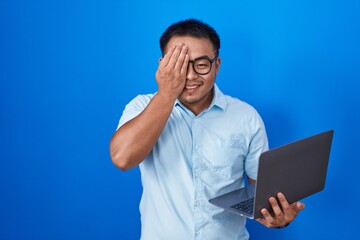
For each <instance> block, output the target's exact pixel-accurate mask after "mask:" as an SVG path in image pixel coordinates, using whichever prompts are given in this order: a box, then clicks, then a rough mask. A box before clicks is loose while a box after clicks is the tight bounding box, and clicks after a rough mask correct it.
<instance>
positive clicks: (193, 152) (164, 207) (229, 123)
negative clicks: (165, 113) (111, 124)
mask: <svg viewBox="0 0 360 240" xmlns="http://www.w3.org/2000/svg"><path fill="white" fill-rule="evenodd" d="M153 96H154V94H149V95H139V96H137V97H136V98H135V99H133V100H132V101H131V102H130V103H129V104H128V105H127V106H126V108H125V110H124V112H123V115H122V117H121V119H120V122H119V127H120V126H121V125H123V124H124V123H125V122H127V121H129V120H130V119H132V118H134V117H135V116H137V115H138V114H139V113H140V112H141V111H142V110H143V109H144V108H145V107H146V106H147V104H148V103H149V102H150V100H151V99H152V97H153ZM145 134H146V132H144V135H145ZM267 149H268V141H267V136H266V132H265V127H264V124H263V121H262V120H261V118H260V116H259V114H258V113H257V112H256V110H255V109H254V108H253V107H251V106H250V105H248V104H247V103H245V102H242V101H240V100H239V99H236V98H232V97H230V96H226V95H224V94H223V93H222V92H221V91H220V90H219V88H218V87H217V86H216V84H215V85H214V99H213V101H212V103H211V105H210V106H209V108H208V109H206V110H204V111H203V112H202V113H201V114H199V115H197V116H195V115H194V114H193V113H192V112H191V111H189V110H188V109H187V108H186V107H185V106H183V105H182V104H181V102H179V101H176V103H175V104H174V108H173V111H172V113H171V115H170V117H169V119H168V122H167V124H166V126H165V128H164V130H163V132H162V134H161V136H160V137H159V139H158V141H157V143H156V144H155V146H154V148H153V150H152V151H151V152H150V154H149V155H148V156H147V157H146V159H145V160H144V161H143V162H142V163H141V164H140V171H141V180H142V186H143V194H142V198H141V202H140V213H141V223H142V228H141V239H142V240H170V239H171V240H177V239H179V240H189V239H204V240H212V239H221V240H226V239H231V240H234V239H242V240H243V239H248V238H249V234H248V232H247V230H246V228H245V222H246V220H245V218H243V217H241V216H239V215H237V214H235V213H231V212H228V211H226V210H224V209H222V208H218V207H216V206H213V205H212V204H210V203H209V202H208V200H209V199H211V198H213V197H215V196H218V195H220V194H223V193H226V192H229V191H232V190H235V189H237V188H240V187H243V186H244V174H246V175H247V176H249V177H250V178H252V179H256V177H257V166H258V159H259V156H260V154H261V153H262V152H264V151H265V150H267Z"/></svg>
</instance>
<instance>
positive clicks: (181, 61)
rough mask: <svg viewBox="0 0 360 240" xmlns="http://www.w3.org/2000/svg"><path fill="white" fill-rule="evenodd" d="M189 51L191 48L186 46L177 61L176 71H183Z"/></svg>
mask: <svg viewBox="0 0 360 240" xmlns="http://www.w3.org/2000/svg"><path fill="white" fill-rule="evenodd" d="M188 49H189V48H188V47H187V46H185V45H184V46H183V47H182V49H181V52H180V55H179V58H178V59H177V61H176V64H175V69H179V70H180V71H181V69H182V67H183V65H184V61H185V58H186V55H187V51H188Z"/></svg>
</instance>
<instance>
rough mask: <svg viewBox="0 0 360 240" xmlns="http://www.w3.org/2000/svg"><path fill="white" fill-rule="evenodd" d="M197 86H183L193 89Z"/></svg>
mask: <svg viewBox="0 0 360 240" xmlns="http://www.w3.org/2000/svg"><path fill="white" fill-rule="evenodd" d="M197 87H198V86H185V88H186V89H195V88H197Z"/></svg>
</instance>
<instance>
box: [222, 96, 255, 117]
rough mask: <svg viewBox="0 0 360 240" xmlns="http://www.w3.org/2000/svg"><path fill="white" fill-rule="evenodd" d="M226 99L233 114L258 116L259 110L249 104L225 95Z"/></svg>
mask: <svg viewBox="0 0 360 240" xmlns="http://www.w3.org/2000/svg"><path fill="white" fill-rule="evenodd" d="M224 98H225V99H226V103H227V108H228V109H229V110H231V112H233V111H235V112H239V113H244V112H246V113H248V114H255V115H258V112H257V110H256V109H255V108H254V107H253V106H252V105H250V104H249V103H247V102H245V101H243V100H240V99H239V98H236V97H232V96H229V95H224Z"/></svg>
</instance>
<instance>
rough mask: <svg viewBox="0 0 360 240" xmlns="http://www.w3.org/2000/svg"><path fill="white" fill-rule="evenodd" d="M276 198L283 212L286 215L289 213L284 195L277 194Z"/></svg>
mask: <svg viewBox="0 0 360 240" xmlns="http://www.w3.org/2000/svg"><path fill="white" fill-rule="evenodd" d="M277 197H278V199H279V201H280V204H281V208H282V210H283V212H284V213H285V215H286V214H287V213H289V212H290V211H291V209H290V205H289V203H288V201H287V200H286V198H285V196H284V194H282V193H278V194H277Z"/></svg>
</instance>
